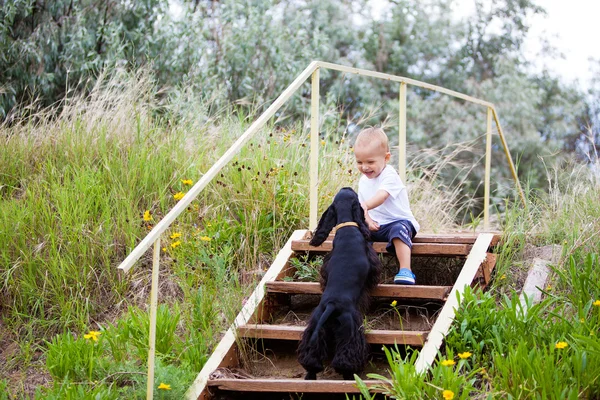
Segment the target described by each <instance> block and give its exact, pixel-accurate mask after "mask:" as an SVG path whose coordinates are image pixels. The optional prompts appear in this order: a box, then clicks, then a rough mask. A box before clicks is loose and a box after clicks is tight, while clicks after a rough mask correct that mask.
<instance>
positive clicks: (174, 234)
mask: <svg viewBox="0 0 600 400" xmlns="http://www.w3.org/2000/svg"><path fill="white" fill-rule="evenodd" d="M180 237H181V233H180V232H173V234H172V235H171V239H177V238H180Z"/></svg>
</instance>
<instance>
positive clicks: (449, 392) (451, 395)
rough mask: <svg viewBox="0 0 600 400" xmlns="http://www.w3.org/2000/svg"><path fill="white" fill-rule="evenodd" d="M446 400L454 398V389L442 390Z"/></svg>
mask: <svg viewBox="0 0 600 400" xmlns="http://www.w3.org/2000/svg"><path fill="white" fill-rule="evenodd" d="M442 396H444V399H445V400H452V399H453V398H454V392H453V391H452V390H444V391H443V392H442Z"/></svg>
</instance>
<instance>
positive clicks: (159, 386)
mask: <svg viewBox="0 0 600 400" xmlns="http://www.w3.org/2000/svg"><path fill="white" fill-rule="evenodd" d="M158 388H159V389H160V390H171V385H167V384H166V383H162V382H161V383H160V385H158Z"/></svg>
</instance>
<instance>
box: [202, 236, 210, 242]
mask: <svg viewBox="0 0 600 400" xmlns="http://www.w3.org/2000/svg"><path fill="white" fill-rule="evenodd" d="M200 240H202V241H203V242H210V241H211V240H212V239H211V238H209V237H208V236H200Z"/></svg>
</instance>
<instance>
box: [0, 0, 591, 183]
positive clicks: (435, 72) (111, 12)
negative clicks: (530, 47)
mask: <svg viewBox="0 0 600 400" xmlns="http://www.w3.org/2000/svg"><path fill="white" fill-rule="evenodd" d="M372 4H373V2H372V1H370V0H343V1H333V0H221V1H216V0H193V1H182V0H143V1H126V0H104V1H102V0H96V1H94V0H82V1H78V2H75V1H72V0H59V1H53V2H49V1H42V0H18V1H17V0H13V1H0V5H1V7H0V21H1V22H0V24H1V25H0V50H1V52H0V54H1V56H0V82H1V86H0V116H2V117H3V118H8V119H9V120H10V118H11V117H10V116H11V113H12V114H13V115H17V112H22V110H23V109H24V108H23V107H20V106H21V105H29V104H31V103H32V102H34V101H37V102H38V105H40V106H50V105H53V104H56V103H57V102H59V101H60V100H61V99H62V98H63V97H64V96H65V94H66V93H67V91H68V90H71V89H74V90H85V87H86V85H87V84H88V83H90V82H93V81H94V79H95V76H97V74H98V73H99V72H100V71H103V70H104V69H106V68H107V67H117V68H128V69H136V68H139V67H140V66H144V65H150V66H151V67H152V69H153V71H154V76H155V78H156V80H157V84H158V85H160V86H161V87H163V88H164V90H163V91H162V92H161V93H163V95H165V94H166V95H168V96H172V99H173V98H179V100H181V99H184V100H185V102H187V103H190V102H191V103H193V102H199V103H206V104H211V105H215V106H217V107H227V106H228V105H230V104H232V103H233V104H237V107H250V111H251V112H254V111H256V107H258V109H261V108H262V107H264V106H265V105H268V104H269V103H270V102H271V101H273V99H274V98H275V97H276V96H277V95H278V94H279V93H281V91H282V90H283V89H284V88H285V87H286V86H287V85H288V84H289V83H290V82H291V81H292V80H293V79H294V78H295V77H296V76H297V74H298V73H299V72H300V71H301V70H302V69H304V68H305V67H306V66H307V65H308V63H309V62H310V61H312V60H314V59H320V60H325V61H331V62H336V63H341V64H346V65H352V66H356V67H361V68H367V69H374V70H377V71H382V72H386V73H391V74H397V75H402V76H407V77H411V78H415V79H419V80H424V81H427V82H431V83H434V84H438V85H441V86H444V87H448V88H450V89H453V90H457V91H460V92H465V93H468V94H471V95H474V96H477V97H481V98H484V99H486V100H489V101H492V102H494V103H495V104H496V105H497V108H498V111H499V113H500V115H501V118H502V121H503V125H504V127H505V130H506V131H507V133H508V134H509V135H510V143H511V146H512V148H513V149H515V150H514V151H516V152H517V153H518V157H517V158H518V159H519V161H520V163H521V166H522V167H523V168H521V170H522V172H523V173H528V174H529V175H530V176H535V177H536V178H535V179H534V181H535V182H534V184H535V185H536V186H537V185H543V182H544V179H543V178H542V176H543V175H544V173H543V172H544V171H543V170H542V169H541V168H543V167H540V163H538V162H537V157H538V156H539V155H540V153H541V154H544V155H546V156H547V157H549V159H550V158H554V157H556V156H557V155H560V154H579V155H580V156H583V149H584V147H585V146H583V147H582V141H584V136H585V135H586V134H588V133H589V130H587V128H586V127H589V126H591V124H593V123H594V121H595V120H594V117H595V115H597V114H598V111H597V110H598V106H597V102H594V101H593V100H588V99H589V98H586V97H585V94H584V93H582V92H581V91H580V90H578V89H577V88H575V87H570V86H568V85H565V84H563V83H561V82H560V80H559V79H558V78H557V77H555V76H552V75H550V74H548V73H541V74H533V73H531V72H529V69H528V60H526V59H525V57H524V55H523V50H522V45H523V41H524V39H525V38H526V37H527V34H528V30H529V26H528V21H529V17H531V16H532V15H535V14H543V13H544V10H543V8H541V7H540V6H539V5H537V4H536V3H535V2H534V1H533V0H501V1H491V2H490V1H483V0H476V1H475V15H474V16H473V18H469V19H467V20H466V21H459V20H457V19H456V18H454V17H453V16H452V5H453V2H452V0H428V1H416V0H388V1H387V2H385V1H384V2H380V3H379V4H383V5H384V8H383V10H384V11H383V13H382V15H381V16H380V17H379V18H378V19H377V20H375V19H373V17H372V14H371V8H370V7H371V6H372ZM305 90H306V91H305V92H302V93H301V95H300V96H297V97H295V98H293V99H292V102H291V104H290V105H289V106H288V108H287V110H286V112H287V113H288V114H290V115H294V116H302V115H304V112H305V108H306V107H304V105H305V104H306V103H307V102H308V100H309V93H308V90H309V88H308V87H306V89H305ZM321 92H322V94H323V96H324V99H325V100H324V105H325V107H326V109H327V110H328V111H331V110H333V111H334V112H337V113H339V114H340V115H339V116H338V117H337V118H336V122H334V123H336V124H338V125H339V127H340V128H339V129H340V133H342V132H345V131H347V130H348V128H349V127H350V128H351V127H352V126H353V123H354V122H355V121H356V120H357V119H360V118H363V117H365V115H367V114H368V112H367V110H368V109H370V108H376V107H379V110H380V112H379V113H378V114H377V115H376V118H374V119H371V120H367V122H368V123H381V122H382V121H384V120H386V119H388V116H391V120H392V121H393V119H394V118H396V117H395V116H396V115H397V106H398V101H397V94H398V87H397V85H395V84H390V83H389V82H384V81H379V82H378V81H372V80H366V79H364V78H361V77H350V76H347V75H345V74H340V73H334V72H326V71H324V72H323V73H322V75H321ZM595 93H596V94H597V92H595ZM593 98H594V97H592V99H593ZM595 98H598V96H596V97H595ZM185 102H179V103H178V107H180V109H179V110H177V112H178V113H179V115H183V114H184V113H185V111H184V109H185V105H184V104H183V103H185ZM463 106H464V104H463V103H461V102H456V101H450V100H449V99H443V98H442V97H440V96H439V95H438V94H437V93H435V92H430V91H422V90H418V89H416V88H411V90H410V91H409V107H411V108H410V109H409V116H410V118H411V119H410V121H409V128H408V130H409V140H410V142H411V143H414V144H415V145H416V146H417V147H423V146H429V147H435V146H441V145H444V144H447V143H450V142H456V141H467V140H473V139H474V138H476V137H477V136H479V135H481V134H482V133H483V132H482V125H481V122H482V121H484V120H485V116H482V115H480V112H481V110H471V109H469V108H464V107H463ZM324 123H330V122H328V121H327V120H326V121H324ZM392 126H393V124H392ZM483 129H484V128H483ZM582 135H583V136H582ZM588 150H589V149H588ZM532 168H533V170H532Z"/></svg>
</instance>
